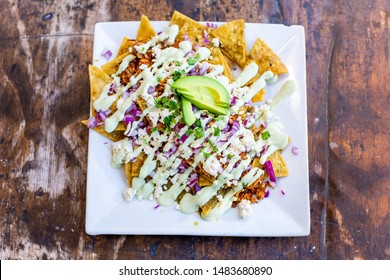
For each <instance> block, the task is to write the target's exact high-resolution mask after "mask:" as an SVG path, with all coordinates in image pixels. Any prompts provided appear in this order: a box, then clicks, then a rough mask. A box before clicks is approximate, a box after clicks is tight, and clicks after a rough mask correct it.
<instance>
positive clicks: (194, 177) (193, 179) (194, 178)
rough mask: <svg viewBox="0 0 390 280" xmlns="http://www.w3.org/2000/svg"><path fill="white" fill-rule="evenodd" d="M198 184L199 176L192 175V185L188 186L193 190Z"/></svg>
mask: <svg viewBox="0 0 390 280" xmlns="http://www.w3.org/2000/svg"><path fill="white" fill-rule="evenodd" d="M197 183H198V174H197V173H192V174H191V175H190V183H189V184H188V186H189V187H191V188H193V187H194V186H195V185H196V184H197Z"/></svg>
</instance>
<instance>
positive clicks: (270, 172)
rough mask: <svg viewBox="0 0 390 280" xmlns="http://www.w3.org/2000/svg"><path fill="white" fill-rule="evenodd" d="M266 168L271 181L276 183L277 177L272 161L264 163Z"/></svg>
mask: <svg viewBox="0 0 390 280" xmlns="http://www.w3.org/2000/svg"><path fill="white" fill-rule="evenodd" d="M264 168H265V171H266V172H267V174H268V176H269V179H270V181H271V182H273V183H275V182H276V177H275V173H274V168H273V166H272V162H271V161H270V160H267V161H266V162H264Z"/></svg>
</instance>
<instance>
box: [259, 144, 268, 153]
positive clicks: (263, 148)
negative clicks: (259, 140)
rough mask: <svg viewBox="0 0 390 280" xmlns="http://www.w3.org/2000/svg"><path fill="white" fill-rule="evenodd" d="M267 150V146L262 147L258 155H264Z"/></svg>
mask: <svg viewBox="0 0 390 280" xmlns="http://www.w3.org/2000/svg"><path fill="white" fill-rule="evenodd" d="M267 150H268V145H267V144H265V145H263V147H262V149H261V151H260V154H261V155H262V154H264V153H265V152H266V151H267Z"/></svg>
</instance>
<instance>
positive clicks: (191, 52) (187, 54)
mask: <svg viewBox="0 0 390 280" xmlns="http://www.w3.org/2000/svg"><path fill="white" fill-rule="evenodd" d="M194 53H195V52H194V51H193V50H190V51H189V52H188V53H186V54H185V55H184V57H187V56H189V55H190V54H194Z"/></svg>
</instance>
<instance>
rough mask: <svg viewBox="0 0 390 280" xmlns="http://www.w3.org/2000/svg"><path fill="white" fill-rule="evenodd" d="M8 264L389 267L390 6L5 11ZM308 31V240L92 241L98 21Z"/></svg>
mask: <svg viewBox="0 0 390 280" xmlns="http://www.w3.org/2000/svg"><path fill="white" fill-rule="evenodd" d="M0 6H1V7H2V9H1V10H0V31H1V32H0V51H1V52H0V83H1V87H0V185H1V188H0V217H1V218H0V232H1V236H0V244H1V251H0V258H1V259H133V258H136V259H166V258H169V259H215V258H219V259H390V215H389V210H390V172H389V171H390V168H389V167H390V144H389V143H390V141H389V140H390V137H389V130H390V113H389V106H390V95H389V91H390V87H389V84H390V82H389V81H390V75H389V74H390V58H389V57H390V50H389V39H390V1H389V0H370V1H365V0H363V1H347V0H324V1H303V0H293V1H292V0H280V1H276V0H275V1H261V0H260V1H252V0H251V1H243V0H242V1H226V0H223V1H215V0H208V1H193V0H191V1H189V0H186V1H169V0H165V1H157V0H155V1H152V0H144V1H131V0H129V1H119V0H118V1H112V0H104V1H96V0H89V1H84V0H79V1H76V0H64V1H54V0H45V1H43V0H42V1H23V0H19V1H11V0H8V1H7V0H0ZM175 9H176V10H178V11H180V12H183V13H185V14H187V15H188V16H190V17H192V18H194V19H196V20H203V21H208V20H210V21H227V20H232V19H236V18H244V19H245V20H246V21H247V22H269V23H283V24H286V25H290V24H301V25H303V26H304V27H305V31H306V49H307V86H308V128H309V154H310V198H311V224H312V226H311V234H310V235H309V236H308V237H296V238H226V237H186V236H178V237H172V236H96V237H94V236H89V235H87V234H86V233H85V231H84V225H85V217H84V216H85V194H86V172H87V146H88V141H87V140H88V137H87V136H88V131H87V129H85V128H84V127H82V126H81V125H80V123H79V120H80V119H83V118H86V117H87V116H88V112H89V104H88V100H87V99H86V98H87V97H86V96H87V95H88V90H89V84H88V79H87V66H88V64H89V63H91V60H92V44H93V27H94V24H95V23H96V22H99V21H120V20H139V17H140V16H141V14H146V15H148V16H149V18H150V19H151V20H168V19H169V18H170V15H171V14H172V12H173V11H174V10H175Z"/></svg>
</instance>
